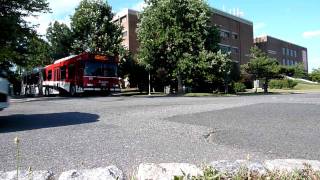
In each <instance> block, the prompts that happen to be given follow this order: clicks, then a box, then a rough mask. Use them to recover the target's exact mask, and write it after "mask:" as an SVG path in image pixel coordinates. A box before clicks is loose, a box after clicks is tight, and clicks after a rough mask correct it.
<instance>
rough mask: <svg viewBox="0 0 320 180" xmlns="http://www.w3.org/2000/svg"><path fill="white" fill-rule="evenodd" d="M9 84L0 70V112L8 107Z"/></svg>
mask: <svg viewBox="0 0 320 180" xmlns="http://www.w3.org/2000/svg"><path fill="white" fill-rule="evenodd" d="M8 94H9V82H8V80H7V79H6V74H5V73H4V72H1V70H0V111H1V110H3V109H4V108H7V107H8V106H9V97H8Z"/></svg>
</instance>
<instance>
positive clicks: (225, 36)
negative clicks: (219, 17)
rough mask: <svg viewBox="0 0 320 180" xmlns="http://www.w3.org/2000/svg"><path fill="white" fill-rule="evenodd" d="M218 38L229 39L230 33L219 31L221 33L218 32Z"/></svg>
mask: <svg viewBox="0 0 320 180" xmlns="http://www.w3.org/2000/svg"><path fill="white" fill-rule="evenodd" d="M220 37H222V38H229V37H230V32H227V31H223V30H221V31H220Z"/></svg>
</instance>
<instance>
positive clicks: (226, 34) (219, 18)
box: [113, 8, 253, 64]
mask: <svg viewBox="0 0 320 180" xmlns="http://www.w3.org/2000/svg"><path fill="white" fill-rule="evenodd" d="M211 10H212V12H213V13H212V17H211V23H212V25H216V26H217V27H218V28H219V30H220V36H221V42H220V43H219V45H220V47H221V50H223V51H224V52H231V58H232V59H233V60H234V61H236V62H239V63H240V64H244V63H247V62H248V61H249V53H250V48H251V47H252V46H253V23H252V22H251V21H248V20H245V19H243V18H240V17H237V16H234V15H231V14H229V13H226V12H223V11H220V10H218V9H214V8H211ZM138 13H139V12H138V11H134V10H131V9H126V10H124V11H122V12H120V13H118V14H116V15H115V17H114V20H113V21H114V22H116V23H120V24H121V25H122V26H123V45H124V46H125V47H127V48H128V49H129V50H130V51H131V52H132V53H133V54H136V53H137V50H138V48H139V43H138V40H137V33H136V29H137V23H138Z"/></svg>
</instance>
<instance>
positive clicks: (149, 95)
mask: <svg viewBox="0 0 320 180" xmlns="http://www.w3.org/2000/svg"><path fill="white" fill-rule="evenodd" d="M150 81H151V76H150V70H149V94H148V95H149V96H151V84H150Z"/></svg>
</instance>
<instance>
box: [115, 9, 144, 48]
mask: <svg viewBox="0 0 320 180" xmlns="http://www.w3.org/2000/svg"><path fill="white" fill-rule="evenodd" d="M138 13H139V12H138V11H135V10H131V9H125V10H123V11H121V12H119V13H118V14H116V15H115V17H114V19H113V22H115V23H120V25H121V26H122V27H123V30H122V37H123V41H122V45H123V46H125V47H126V48H127V49H128V50H129V51H130V52H131V53H133V54H136V53H137V51H138V48H139V42H138V37H137V24H138Z"/></svg>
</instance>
